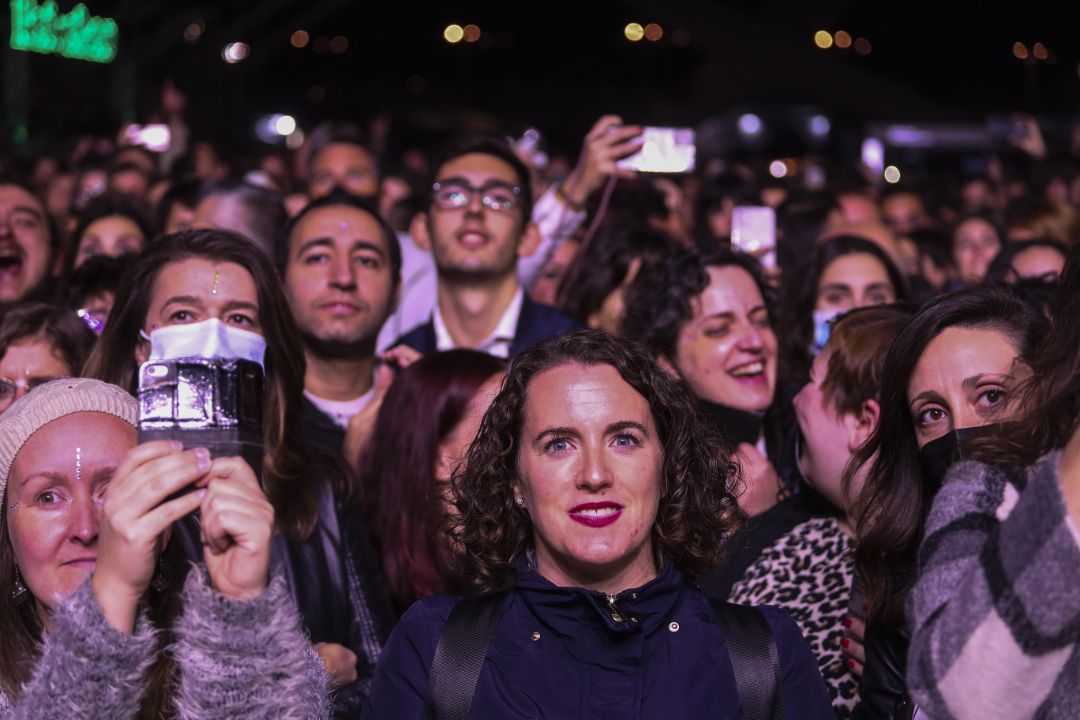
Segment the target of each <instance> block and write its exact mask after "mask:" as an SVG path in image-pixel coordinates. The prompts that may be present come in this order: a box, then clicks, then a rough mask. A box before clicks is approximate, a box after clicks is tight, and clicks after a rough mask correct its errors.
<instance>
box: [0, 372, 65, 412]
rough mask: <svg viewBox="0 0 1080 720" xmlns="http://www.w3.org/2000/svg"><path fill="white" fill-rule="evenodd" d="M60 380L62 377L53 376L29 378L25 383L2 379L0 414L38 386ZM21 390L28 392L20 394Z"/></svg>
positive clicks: (0, 385) (0, 383) (0, 386)
mask: <svg viewBox="0 0 1080 720" xmlns="http://www.w3.org/2000/svg"><path fill="white" fill-rule="evenodd" d="M59 378H60V376H56V377H53V376H52V375H46V376H42V377H32V378H27V379H26V380H24V381H20V382H16V381H15V380H12V379H11V378H6V377H0V413H2V412H4V411H5V410H7V409H8V408H9V407H10V406H11V404H12V403H13V402H15V401H16V400H18V399H19V398H21V397H22V396H23V395H25V394H26V393H28V392H30V391H31V390H33V389H34V388H36V387H37V386H38V385H44V384H45V383H47V382H50V381H52V380H58V379H59ZM19 388H26V390H25V391H23V392H21V393H20V392H19Z"/></svg>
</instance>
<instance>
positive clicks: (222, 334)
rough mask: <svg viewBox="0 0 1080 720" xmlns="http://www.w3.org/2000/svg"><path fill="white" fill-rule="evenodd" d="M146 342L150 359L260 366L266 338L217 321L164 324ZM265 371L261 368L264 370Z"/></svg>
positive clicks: (144, 336)
mask: <svg viewBox="0 0 1080 720" xmlns="http://www.w3.org/2000/svg"><path fill="white" fill-rule="evenodd" d="M139 335H141V336H142V337H143V338H145V339H147V340H149V341H150V358H149V359H150V360H175V359H177V358H188V357H198V358H219V359H226V360H227V359H237V360H250V361H251V362H254V363H258V364H259V366H260V367H264V366H263V358H264V356H265V355H266V338H264V337H263V336H262V335H259V334H258V333H254V332H251V331H250V330H241V329H240V328H237V327H233V326H231V325H226V324H225V323H223V322H221V321H220V320H218V319H217V318H210V319H209V320H203V321H202V322H197V323H186V324H183V325H167V326H165V327H162V328H158V329H157V330H154V331H153V332H151V333H150V335H149V336H147V334H146V333H144V332H143V331H142V330H140V331H139ZM264 369H265V368H264Z"/></svg>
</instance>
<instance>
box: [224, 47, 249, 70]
mask: <svg viewBox="0 0 1080 720" xmlns="http://www.w3.org/2000/svg"><path fill="white" fill-rule="evenodd" d="M250 54H251V48H250V47H249V46H248V44H247V43H242V42H234V43H229V44H228V45H226V46H225V47H223V48H222V49H221V59H222V60H224V61H225V62H227V63H229V64H230V65H235V64H236V63H238V62H241V61H243V60H246V59H247V57H248V55H250Z"/></svg>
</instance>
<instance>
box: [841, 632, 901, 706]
mask: <svg viewBox="0 0 1080 720" xmlns="http://www.w3.org/2000/svg"><path fill="white" fill-rule="evenodd" d="M910 640H911V637H910V635H908V632H907V630H906V629H905V628H904V627H902V626H901V625H896V624H893V623H887V622H882V621H880V620H874V619H871V620H869V621H867V623H866V638H865V641H866V642H865V647H866V664H865V665H864V666H863V677H862V684H861V686H860V688H859V704H858V705H856V706H855V712H854V714H853V715H852V718H854V720H911V717H912V716H913V714H914V712H915V707H914V706H913V705H912V703H911V699H910V697H909V696H908V692H907V653H908V645H909V644H910Z"/></svg>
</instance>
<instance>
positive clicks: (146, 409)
mask: <svg viewBox="0 0 1080 720" xmlns="http://www.w3.org/2000/svg"><path fill="white" fill-rule="evenodd" d="M262 408H263V369H262V366H260V365H259V364H258V363H255V362H251V361H249V360H237V359H217V358H214V359H208V358H195V357H191V358H177V359H174V360H148V361H147V362H145V363H143V364H142V365H141V366H140V367H139V421H138V439H139V442H140V443H142V442H148V441H150V440H178V441H180V442H181V444H183V446H184V448H185V449H190V448H197V447H204V448H206V449H207V450H209V451H210V456H211V457H212V458H216V457H232V456H236V455H239V456H240V457H243V458H244V459H245V460H246V461H247V462H248V464H249V465H251V468H252V470H254V471H255V476H256V477H261V476H262V462H263V455H264V449H263V438H262ZM183 492H186V490H185V491H181V492H180V493H178V494H183Z"/></svg>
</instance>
